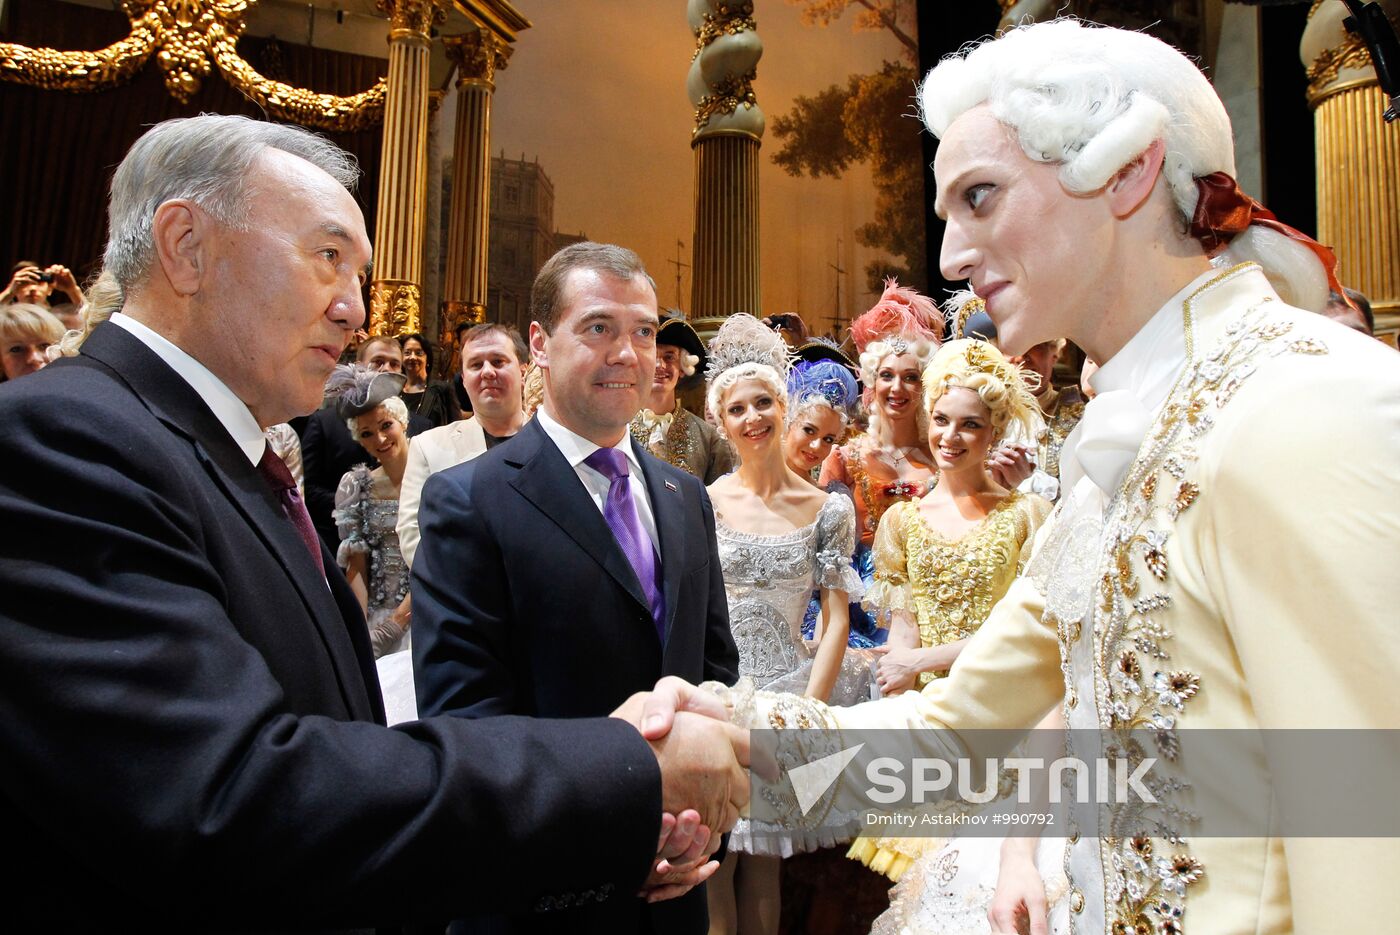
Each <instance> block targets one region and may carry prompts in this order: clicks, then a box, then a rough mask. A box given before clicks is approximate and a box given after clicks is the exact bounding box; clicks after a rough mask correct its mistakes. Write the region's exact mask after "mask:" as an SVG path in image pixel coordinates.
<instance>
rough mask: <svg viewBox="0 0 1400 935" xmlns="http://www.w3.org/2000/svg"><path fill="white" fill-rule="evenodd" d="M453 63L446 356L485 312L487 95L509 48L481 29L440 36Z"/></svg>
mask: <svg viewBox="0 0 1400 935" xmlns="http://www.w3.org/2000/svg"><path fill="white" fill-rule="evenodd" d="M443 44H444V45H445V46H446V48H447V55H448V58H450V59H451V60H452V62H453V64H455V65H456V66H457V135H456V137H455V138H454V140H453V142H452V211H451V214H450V215H449V221H448V232H447V282H446V285H445V286H444V287H443V303H442V329H441V333H440V335H439V339H438V343H439V346H440V347H441V348H442V349H443V351H444V352H445V353H444V354H443V355H442V358H443V360H448V359H450V358H451V357H452V356H453V353H454V352H455V350H456V348H455V340H456V334H455V332H456V329H457V328H458V327H459V326H460V325H462V324H463V323H468V322H470V323H476V322H480V321H482V320H483V319H484V318H485V313H486V264H487V256H488V250H487V247H488V233H489V232H488V220H489V215H490V207H491V94H492V92H493V91H495V88H496V72H497V71H498V70H500V69H503V68H505V67H506V62H507V61H509V59H510V53H511V47H510V46H509V45H507V44H506V42H505V41H504V40H502V39H500V38H499V37H497V36H496V35H495V34H494V33H491V32H488V31H487V30H486V29H484V28H483V29H480V30H478V31H477V32H475V33H471V34H468V35H463V36H449V37H447V38H445V39H443Z"/></svg>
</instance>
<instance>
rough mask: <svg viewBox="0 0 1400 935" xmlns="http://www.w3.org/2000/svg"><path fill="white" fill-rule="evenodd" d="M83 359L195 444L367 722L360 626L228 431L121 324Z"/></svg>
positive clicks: (97, 334) (97, 338)
mask: <svg viewBox="0 0 1400 935" xmlns="http://www.w3.org/2000/svg"><path fill="white" fill-rule="evenodd" d="M82 353H83V354H84V355H87V356H89V357H92V358H94V359H96V360H99V361H101V362H102V363H104V364H106V365H107V366H109V367H111V368H112V369H113V370H115V371H116V372H117V373H118V374H120V375H121V377H122V378H123V379H124V380H126V382H127V385H128V386H130V387H131V389H132V391H133V392H135V393H136V395H137V396H139V397H140V398H141V399H142V400H144V402H145V403H146V405H147V406H148V408H150V410H151V412H152V413H153V414H154V415H155V416H156V417H157V418H159V419H160V420H161V421H163V422H164V423H165V424H166V425H167V426H168V427H169V428H171V429H172V430H174V431H175V432H176V433H177V434H180V435H182V436H184V437H185V438H186V439H187V440H188V441H189V442H190V443H191V444H192V445H193V446H194V453H195V457H196V459H197V460H198V461H199V462H200V464H201V465H202V466H203V467H204V469H205V471H206V472H207V473H208V474H209V477H210V479H211V480H212V481H213V482H214V484H215V485H216V486H217V487H218V489H219V490H220V491H221V492H222V493H223V495H224V496H225V497H226V498H227V499H228V501H229V502H230V503H231V504H232V505H233V507H234V508H235V509H236V510H237V511H238V512H239V513H240V514H241V515H242V516H243V518H244V520H245V521H246V522H247V523H248V525H249V526H251V527H252V529H253V531H254V532H255V533H256V534H257V536H258V538H259V539H261V540H262V542H263V543H264V545H265V546H266V547H267V550H268V552H269V554H271V555H272V556H273V557H274V558H276V560H277V561H278V563H279V564H281V566H282V568H283V570H284V571H285V572H286V574H287V577H288V578H289V579H290V580H291V583H292V585H293V586H294V587H295V588H296V590H297V593H298V594H300V595H301V599H302V603H303V604H304V605H305V607H306V612H307V615H308V616H309V617H310V618H311V619H312V621H313V623H314V624H315V626H316V629H317V632H318V633H319V635H320V637H321V642H322V644H323V645H324V646H325V648H326V653H327V655H328V656H329V657H330V659H331V662H332V665H333V668H334V669H335V672H336V679H337V683H338V687H339V689H340V694H341V696H342V698H343V699H344V701H345V705H346V708H347V710H349V711H350V712H352V714H354V715H355V716H356V717H361V718H367V717H370V716H371V715H372V713H373V712H372V705H371V703H370V700H369V697H368V688H367V686H366V684H365V678H364V672H363V670H362V669H361V667H360V663H359V660H358V659H357V658H356V655H355V648H354V644H353V642H352V639H351V637H350V632H349V629H348V626H349V625H354V624H356V623H358V622H359V621H356V620H349V621H347V619H346V618H345V617H344V616H343V615H342V614H341V612H340V609H339V608H338V607H337V606H336V602H335V599H334V598H333V596H332V595H331V592H330V589H329V588H328V587H327V584H326V581H325V580H324V579H323V578H322V576H321V571H320V569H318V568H317V567H316V565H315V564H314V563H313V562H312V560H311V556H310V555H309V554H307V551H306V546H305V544H304V543H303V542H302V540H301V537H300V536H298V535H297V532H296V528H295V527H294V526H293V525H292V524H291V523H290V522H289V521H288V520H287V518H286V516H285V515H283V513H282V508H281V504H280V502H279V501H278V499H277V497H276V495H275V494H274V493H273V492H272V490H271V488H269V487H268V485H267V483H266V482H265V481H264V480H263V479H262V475H261V474H259V473H258V470H257V468H256V467H254V466H253V464H252V463H251V462H250V461H249V460H248V458H247V457H246V456H245V455H244V454H243V452H242V450H241V449H239V447H238V445H237V444H235V443H234V440H233V437H232V436H230V435H229V433H228V430H227V429H225V428H224V426H223V424H222V423H221V422H219V420H218V418H217V417H215V415H214V413H213V412H211V411H210V410H209V407H208V406H206V405H205V404H204V401H203V400H202V399H200V397H199V394H197V393H195V392H194V390H193V389H191V388H190V386H189V384H187V383H185V381H184V380H182V379H181V378H180V376H179V375H178V374H176V373H175V372H174V371H173V370H171V369H170V368H169V366H167V365H166V364H165V362H164V361H162V360H161V359H160V358H159V357H158V356H157V355H156V354H155V352H154V351H152V350H150V349H149V348H148V347H146V346H145V345H144V344H142V343H141V342H140V341H139V340H137V339H136V338H135V337H134V336H132V335H130V334H128V333H127V332H126V331H125V330H123V329H122V328H120V327H119V326H117V325H112V324H103V325H101V326H99V327H98V328H97V329H96V330H94V331H93V333H92V336H91V337H89V338H88V340H87V341H86V342H85V343H84V345H83V349H82ZM322 554H323V555H324V554H325V553H324V552H323V553H322ZM326 571H327V573H328V574H335V573H336V567H335V564H334V563H333V562H331V563H328V564H327V565H326Z"/></svg>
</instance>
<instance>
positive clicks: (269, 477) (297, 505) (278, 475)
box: [258, 445, 326, 577]
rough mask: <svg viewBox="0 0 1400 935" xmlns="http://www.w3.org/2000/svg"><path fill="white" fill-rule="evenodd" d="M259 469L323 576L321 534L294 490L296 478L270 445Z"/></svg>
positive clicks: (264, 453)
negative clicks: (312, 523) (317, 532)
mask: <svg viewBox="0 0 1400 935" xmlns="http://www.w3.org/2000/svg"><path fill="white" fill-rule="evenodd" d="M258 473H259V474H261V475H262V476H263V480H265V481H267V483H268V486H269V487H271V488H272V490H273V492H274V493H276V494H277V499H278V500H279V501H281V503H282V513H283V515H284V516H286V517H287V519H289V520H291V522H292V525H293V526H295V527H296V530H297V535H299V536H301V541H302V544H304V545H305V546H306V551H308V552H310V553H311V560H312V561H313V562H315V563H316V568H317V569H319V570H320V572H321V575H322V577H324V576H325V574H326V566H325V565H324V564H322V562H321V538H320V537H319V536H317V535H316V527H315V526H312V525H311V514H310V513H308V512H306V504H305V503H304V502H302V499H301V494H300V493H299V492H298V491H297V482H296V479H295V478H293V477H292V472H291V471H289V470H287V465H286V464H284V463H283V462H282V459H281V458H279V457H277V452H275V451H273V450H272V446H271V445H268V446H267V447H266V448H264V449H263V456H262V460H261V461H259V462H258Z"/></svg>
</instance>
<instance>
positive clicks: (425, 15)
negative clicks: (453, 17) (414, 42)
mask: <svg viewBox="0 0 1400 935" xmlns="http://www.w3.org/2000/svg"><path fill="white" fill-rule="evenodd" d="M375 5H376V6H378V7H379V11H380V12H381V13H384V14H385V15H387V16H388V17H389V37H390V39H399V38H423V39H427V38H428V36H429V35H430V34H431V32H432V28H433V27H434V26H439V25H441V24H442V23H443V22H444V21H446V19H447V10H446V9H445V8H444V7H443V0H375Z"/></svg>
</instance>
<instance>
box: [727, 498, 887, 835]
mask: <svg viewBox="0 0 1400 935" xmlns="http://www.w3.org/2000/svg"><path fill="white" fill-rule="evenodd" d="M855 521H856V520H855V509H854V508H853V507H852V506H851V500H850V498H849V497H847V496H845V495H844V494H840V493H831V494H828V495H827V499H826V502H825V503H823V504H822V508H821V510H819V511H818V513H817V518H816V520H815V521H814V522H813V523H812V524H811V525H808V526H803V527H802V528H801V529H794V530H793V531H792V532H787V533H783V534H781V535H777V536H761V535H755V534H753V533H746V532H739V531H738V530H735V529H731V528H729V527H728V526H726V525H724V523H722V522H719V521H718V520H717V521H716V522H715V535H716V538H717V539H718V541H719V559H720V565H721V566H722V567H723V569H724V590H725V593H726V594H727V596H728V598H729V627H730V630H731V631H732V632H733V634H734V643H735V645H736V646H737V647H738V649H739V674H740V675H741V676H746V677H748V678H749V679H751V680H752V681H753V683H754V684H755V685H756V686H758V687H759V688H762V689H765V690H768V691H783V692H793V693H799V694H800V693H801V692H803V691H805V690H806V688H807V681H808V678H809V677H810V676H811V672H812V661H813V656H814V654H815V652H816V646H815V644H809V643H808V642H807V641H805V640H804V639H803V638H802V618H803V616H804V614H805V613H806V611H807V602H808V599H809V598H810V597H811V594H812V590H813V589H814V588H827V589H830V590H835V591H845V592H846V593H847V594H848V595H849V597H850V600H852V601H858V600H860V597H861V595H863V594H864V593H865V585H864V584H863V583H862V582H861V580H860V576H859V575H857V574H856V572H855V569H854V568H852V567H851V552H852V551H853V550H854V548H855ZM873 684H874V658H873V656H872V655H871V654H870V653H869V651H867V650H855V649H850V648H847V650H846V655H845V657H844V658H843V660H842V663H841V672H840V674H839V675H838V676H837V679H836V685H835V686H834V687H833V688H832V690H831V699H830V702H831V704H838V705H852V704H857V703H859V702H861V701H867V700H869V699H870V697H871V688H872V686H873ZM755 830H758V831H759V833H758V834H755V833H754V832H755ZM847 840H848V839H847ZM730 843H731V846H732V847H734V848H735V849H736V850H739V851H742V852H744V853H750V854H755V853H757V854H776V855H779V856H783V857H788V856H791V855H792V854H794V853H800V852H804V851H809V850H814V849H816V848H818V847H830V846H833V845H835V844H840V843H844V841H843V840H837V839H836V838H833V837H831V836H830V835H829V834H827V833H825V832H823V833H821V834H817V835H812V836H811V837H810V839H806V838H803V837H801V836H799V837H797V838H794V837H792V836H791V835H783V836H779V835H774V834H769V833H765V832H764V830H763V829H761V828H760V829H755V828H754V827H753V826H752V825H751V824H750V822H748V821H746V820H741V821H740V822H739V825H738V826H737V827H736V828H735V829H734V832H733V834H732V835H731V837H730Z"/></svg>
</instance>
